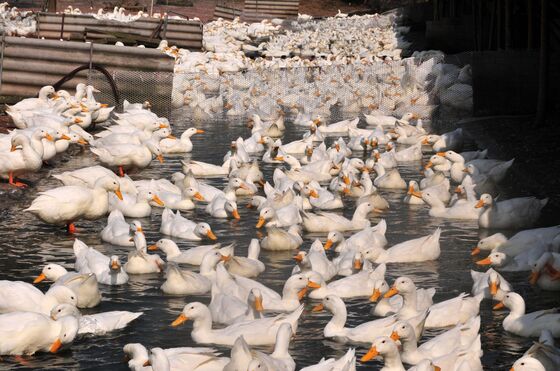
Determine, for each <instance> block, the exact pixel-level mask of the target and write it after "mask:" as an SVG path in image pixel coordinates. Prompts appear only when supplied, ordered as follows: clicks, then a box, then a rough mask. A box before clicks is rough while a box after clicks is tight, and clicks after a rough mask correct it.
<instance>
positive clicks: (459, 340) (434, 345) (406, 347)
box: [391, 316, 480, 365]
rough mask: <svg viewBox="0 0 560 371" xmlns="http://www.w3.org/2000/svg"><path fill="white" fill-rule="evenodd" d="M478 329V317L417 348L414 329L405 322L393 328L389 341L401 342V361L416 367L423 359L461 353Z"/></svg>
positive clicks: (474, 336)
mask: <svg viewBox="0 0 560 371" xmlns="http://www.w3.org/2000/svg"><path fill="white" fill-rule="evenodd" d="M479 329H480V316H476V317H473V318H471V319H470V320H469V321H468V322H467V323H465V324H459V325H456V326H455V327H454V328H452V329H450V330H447V331H445V332H443V333H441V334H439V335H437V336H435V337H433V338H431V339H430V340H428V341H426V342H425V343H423V344H422V345H420V346H418V338H417V337H416V333H415V331H414V328H413V327H412V326H411V325H410V323H408V322H407V321H399V322H397V323H396V324H395V326H394V327H393V331H392V333H391V339H392V340H394V341H397V340H398V341H400V342H401V345H402V351H401V359H402V361H403V362H405V363H408V364H410V365H416V364H418V363H420V361H422V360H423V359H435V358H438V357H442V356H445V355H448V354H449V353H452V352H456V353H461V352H462V351H464V349H465V348H466V347H469V346H470V345H471V344H472V342H473V341H475V340H476V338H477V336H478V331H479Z"/></svg>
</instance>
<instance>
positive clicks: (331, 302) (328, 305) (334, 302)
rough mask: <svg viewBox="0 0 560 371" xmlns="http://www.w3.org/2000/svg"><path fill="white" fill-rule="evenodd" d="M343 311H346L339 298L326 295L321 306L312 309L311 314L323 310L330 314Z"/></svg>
mask: <svg viewBox="0 0 560 371" xmlns="http://www.w3.org/2000/svg"><path fill="white" fill-rule="evenodd" d="M343 308H344V310H345V309H346V305H345V304H344V302H343V301H342V299H341V298H339V297H338V296H336V295H333V294H331V295H327V296H325V297H324V298H323V300H322V302H321V304H318V305H316V306H314V307H313V312H320V311H322V310H323V309H327V310H328V311H329V312H331V313H333V314H334V313H336V312H338V311H340V310H341V309H343Z"/></svg>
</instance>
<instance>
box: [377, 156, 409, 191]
mask: <svg viewBox="0 0 560 371" xmlns="http://www.w3.org/2000/svg"><path fill="white" fill-rule="evenodd" d="M373 169H374V170H375V172H376V173H377V176H376V177H375V179H374V180H373V184H374V185H375V186H376V187H378V188H384V189H406V182H405V181H404V179H403V178H402V177H401V174H400V173H399V171H398V169H396V168H395V169H391V170H389V171H385V168H384V167H383V165H381V163H379V162H377V163H375V165H373Z"/></svg>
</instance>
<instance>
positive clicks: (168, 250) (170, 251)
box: [162, 245, 181, 258]
mask: <svg viewBox="0 0 560 371" xmlns="http://www.w3.org/2000/svg"><path fill="white" fill-rule="evenodd" d="M162 250H163V252H164V253H165V255H166V256H167V257H168V258H172V257H174V256H177V255H180V254H181V250H179V247H178V246H177V245H169V246H166V247H165V249H162Z"/></svg>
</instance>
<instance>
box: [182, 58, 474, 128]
mask: <svg viewBox="0 0 560 371" xmlns="http://www.w3.org/2000/svg"><path fill="white" fill-rule="evenodd" d="M461 62H462V63H461V64H447V63H444V56H443V54H440V53H432V54H431V55H430V54H428V53H422V54H417V55H416V56H415V57H413V58H408V59H405V60H402V61H390V62H375V63H372V64H368V65H362V64H348V65H331V66H324V67H295V68H254V69H250V70H246V71H242V72H237V73H223V74H220V75H216V76H210V75H208V74H206V73H205V72H201V73H191V74H186V73H179V74H176V75H175V77H174V87H173V96H174V97H173V104H174V106H175V107H178V106H182V105H184V106H185V110H183V111H182V112H183V114H188V115H192V116H193V117H195V118H197V119H199V120H222V119H225V118H238V119H243V118H247V117H250V116H251V115H252V114H254V113H256V114H259V116H260V117H261V118H263V119H273V118H274V117H277V115H278V114H279V113H280V112H282V114H284V115H286V116H288V117H289V118H291V119H296V116H297V115H300V117H307V118H313V117H314V116H321V117H323V118H324V119H325V120H326V122H336V121H338V120H343V119H347V118H353V117H356V116H360V117H363V114H368V113H370V112H371V111H375V112H377V113H380V112H381V113H385V114H387V115H394V116H397V117H400V116H402V115H404V114H405V113H408V112H410V113H414V114H417V115H418V116H419V117H421V118H422V119H423V120H426V121H428V122H432V123H434V122H438V125H448V124H449V123H452V122H455V121H456V120H458V119H459V118H465V117H468V116H470V115H471V114H472V86H471V84H472V83H471V76H470V65H469V64H468V60H462V61H461ZM185 112H186V113H185Z"/></svg>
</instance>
